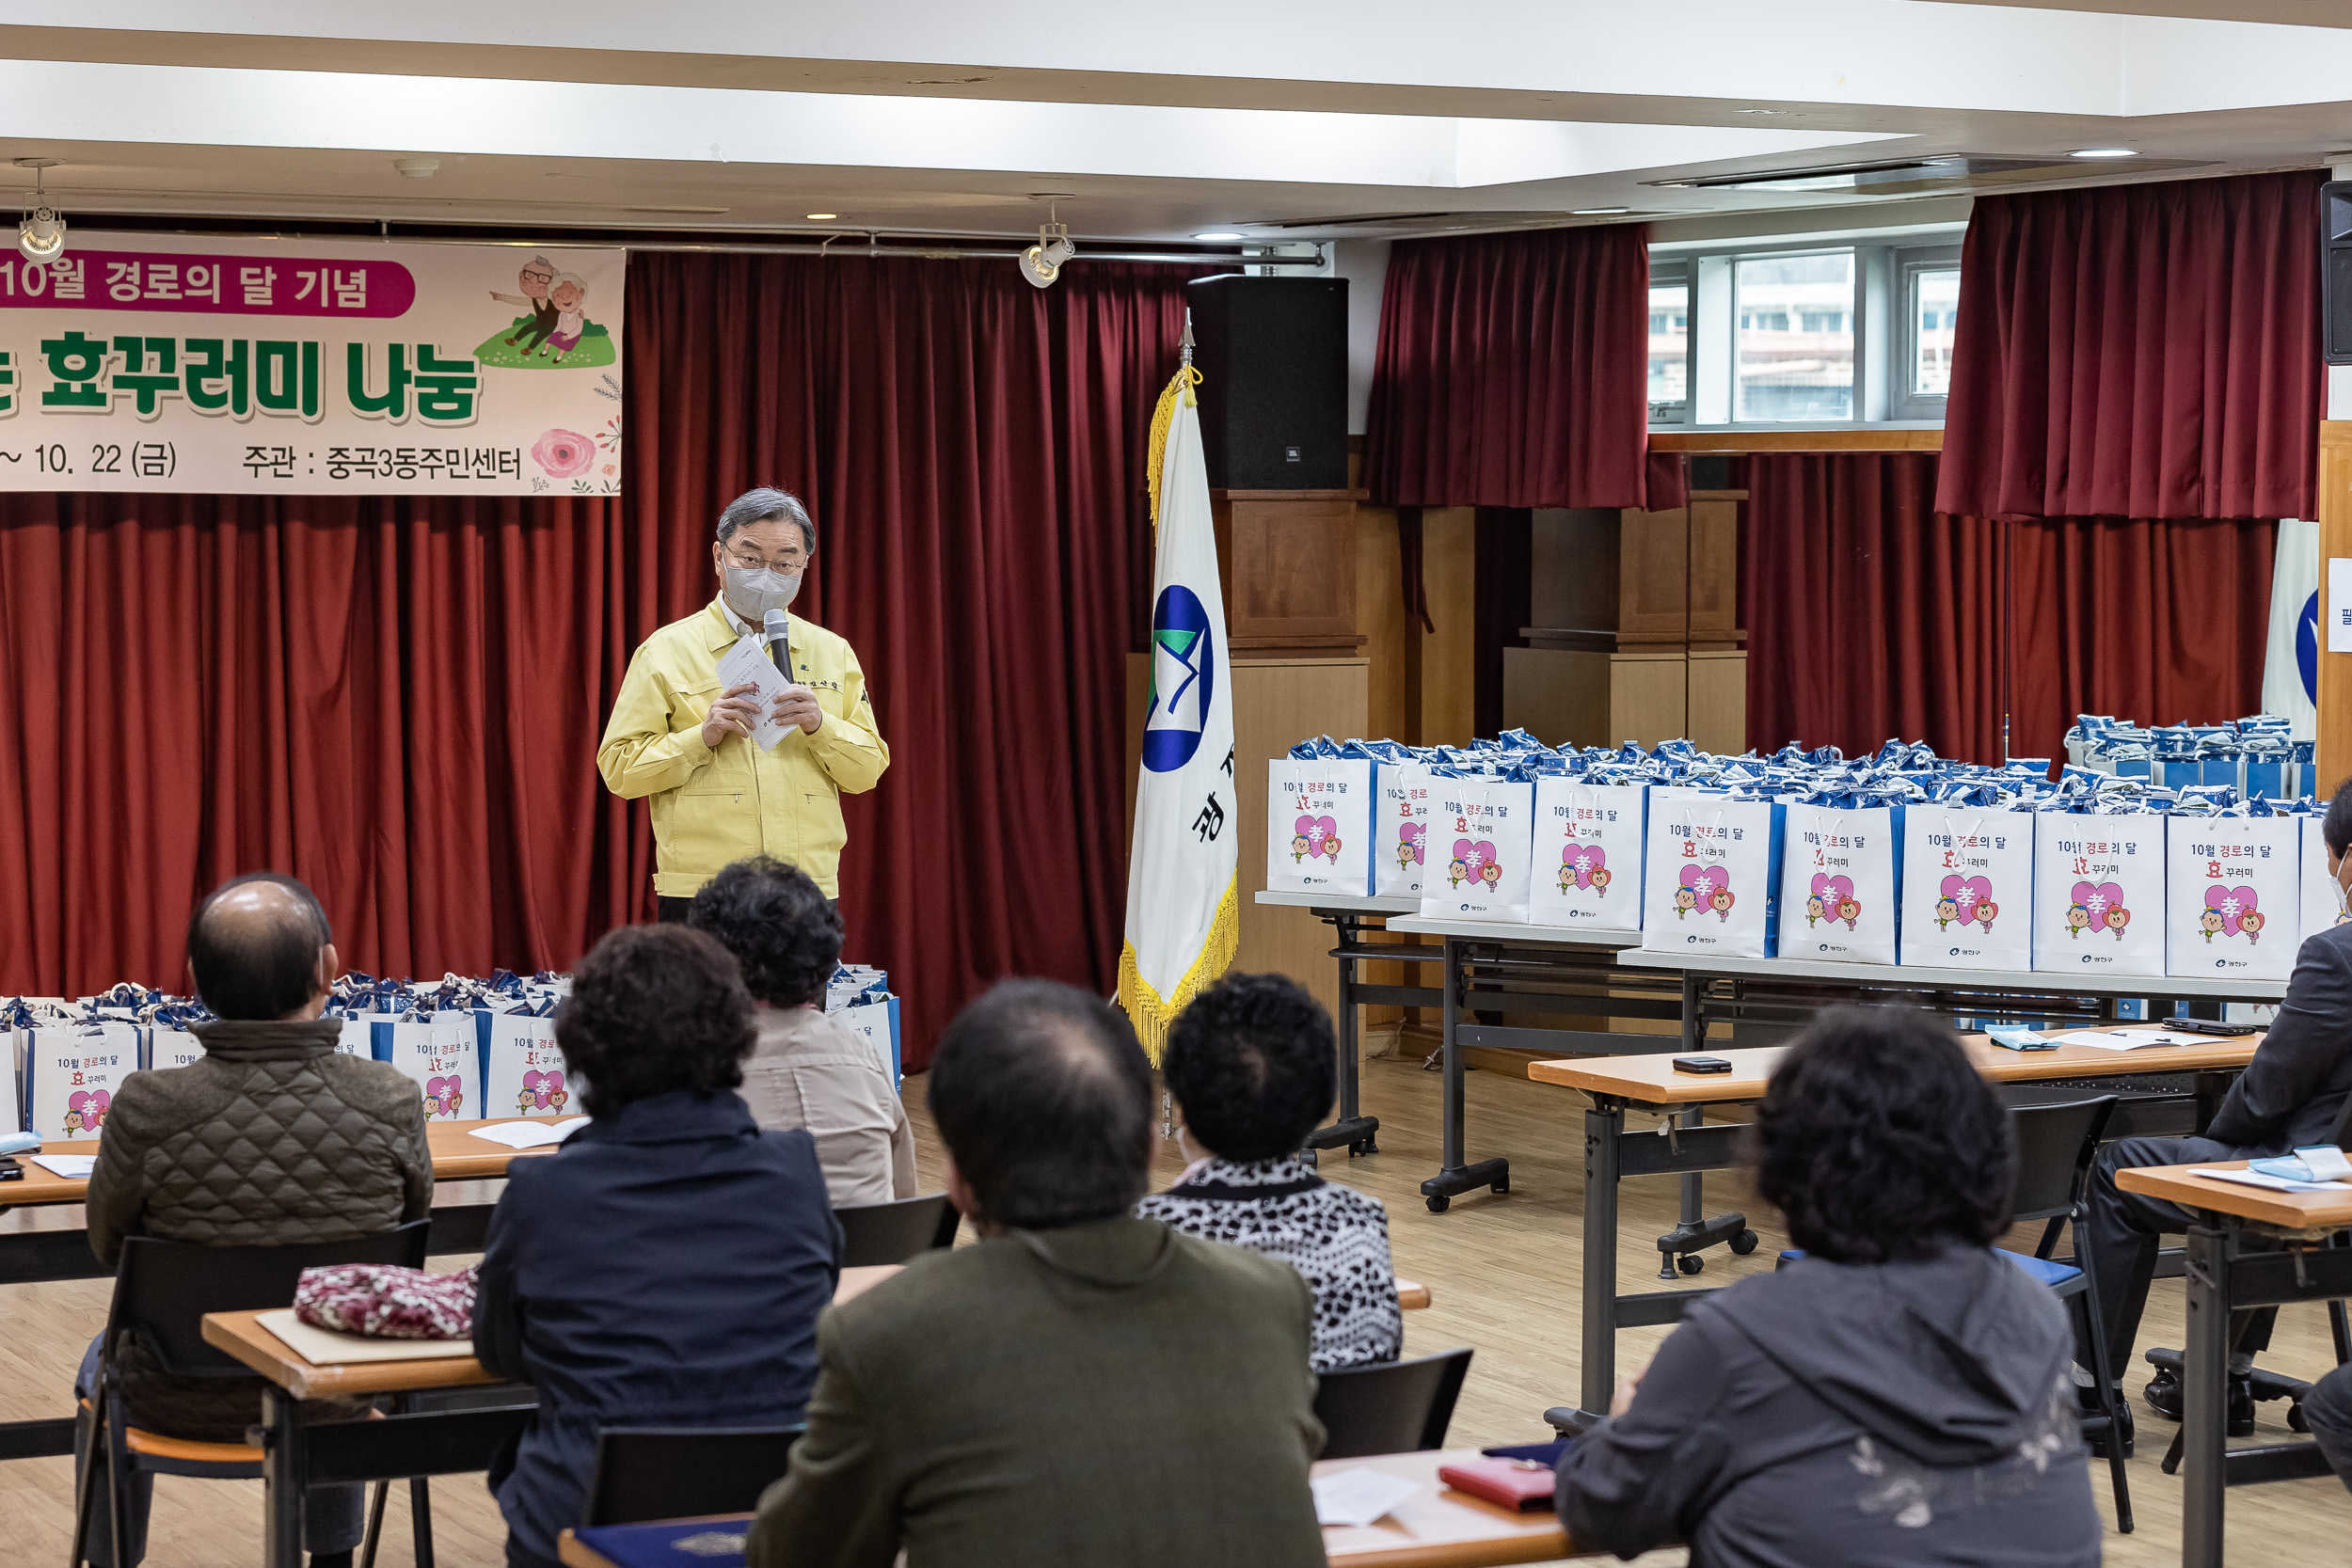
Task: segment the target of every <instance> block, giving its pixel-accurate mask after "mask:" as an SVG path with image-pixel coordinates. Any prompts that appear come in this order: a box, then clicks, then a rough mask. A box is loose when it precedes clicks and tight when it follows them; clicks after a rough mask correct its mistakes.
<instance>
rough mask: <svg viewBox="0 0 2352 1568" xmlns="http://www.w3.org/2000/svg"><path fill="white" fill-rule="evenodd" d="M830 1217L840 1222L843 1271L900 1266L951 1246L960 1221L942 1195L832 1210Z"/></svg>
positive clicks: (935, 1194) (950, 1204)
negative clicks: (878, 1264)
mask: <svg viewBox="0 0 2352 1568" xmlns="http://www.w3.org/2000/svg"><path fill="white" fill-rule="evenodd" d="M833 1217H834V1219H837V1220H839V1221H840V1222H841V1240H842V1243H843V1245H842V1253H841V1266H842V1267H843V1268H845V1269H863V1268H871V1267H872V1266H873V1265H875V1264H877V1263H903V1262H906V1261H907V1260H908V1259H912V1258H916V1257H920V1256H921V1255H922V1254H924V1253H926V1252H929V1251H930V1250H931V1249H933V1248H934V1247H950V1246H953V1245H955V1244H956V1227H957V1226H958V1225H960V1224H961V1223H962V1221H963V1216H962V1215H961V1214H959V1213H958V1212H956V1206H955V1205H954V1204H952V1203H950V1202H948V1201H947V1195H946V1193H932V1194H930V1196H926V1197H902V1198H900V1199H899V1200H898V1202H896V1203H866V1204H861V1205H859V1206H858V1207H856V1208H854V1209H835V1210H834V1212H833Z"/></svg>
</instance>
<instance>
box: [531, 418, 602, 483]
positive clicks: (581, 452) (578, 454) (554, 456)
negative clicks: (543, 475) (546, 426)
mask: <svg viewBox="0 0 2352 1568" xmlns="http://www.w3.org/2000/svg"><path fill="white" fill-rule="evenodd" d="M531 460H532V462H533V463H536V464H538V465H539V467H541V468H543V469H545V470H546V471H547V476H548V478H549V479H570V478H572V477H574V476H575V475H578V474H584V473H586V472H587V471H588V468H589V465H591V464H593V463H594V462H596V442H594V441H592V440H590V439H589V438H588V437H587V436H582V435H580V433H579V432H578V431H575V430H550V431H548V432H547V433H546V434H545V435H543V436H540V437H539V438H538V439H537V440H536V441H533V442H532V444H531Z"/></svg>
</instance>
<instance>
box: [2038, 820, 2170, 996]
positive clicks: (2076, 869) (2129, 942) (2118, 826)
mask: <svg viewBox="0 0 2352 1568" xmlns="http://www.w3.org/2000/svg"><path fill="white" fill-rule="evenodd" d="M2164 830H2165V818H2164V816H2163V815H2162V814H2161V813H2159V812H2155V811H2150V810H2146V809H2134V808H2133V807H2132V806H2131V804H2130V802H2119V803H2118V809H2116V810H2113V811H2106V810H2092V811H2070V810H2066V809H2064V807H2063V805H2062V804H2060V803H2058V802H2053V803H2052V806H2051V808H2050V809H2046V810H2042V811H2039V812H2036V813H2035V814H2034V828H2033V832H2034V846H2033V899H2034V909H2033V967H2034V968H2036V969H2038V970H2063V971H2069V972H2072V973H2074V974H2089V975H2094V976H2097V977H2099V978H2102V979H2105V978H2108V977H2111V976H2116V975H2126V974H2129V975H2150V976H2154V975H2161V974H2163V973H2164V957H2165V954H2164V947H2165V943H2164V912H2165V903H2164V873H2165V864H2164V861H2165V831H2164Z"/></svg>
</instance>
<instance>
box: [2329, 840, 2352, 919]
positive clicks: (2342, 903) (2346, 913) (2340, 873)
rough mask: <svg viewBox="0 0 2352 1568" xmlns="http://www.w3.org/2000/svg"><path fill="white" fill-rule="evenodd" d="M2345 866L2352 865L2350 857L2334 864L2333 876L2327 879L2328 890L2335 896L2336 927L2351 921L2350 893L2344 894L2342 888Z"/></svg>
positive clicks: (2351, 898)
mask: <svg viewBox="0 0 2352 1568" xmlns="http://www.w3.org/2000/svg"><path fill="white" fill-rule="evenodd" d="M2346 865H2352V855H2346V856H2344V859H2342V860H2340V861H2338V862H2336V870H2335V875H2333V876H2331V877H2329V878H2328V891H2329V892H2331V893H2333V894H2334V895H2336V922H2337V924H2338V925H2341V924H2343V923H2344V921H2345V920H2346V919H2352V893H2346V892H2345V891H2344V867H2345V866H2346Z"/></svg>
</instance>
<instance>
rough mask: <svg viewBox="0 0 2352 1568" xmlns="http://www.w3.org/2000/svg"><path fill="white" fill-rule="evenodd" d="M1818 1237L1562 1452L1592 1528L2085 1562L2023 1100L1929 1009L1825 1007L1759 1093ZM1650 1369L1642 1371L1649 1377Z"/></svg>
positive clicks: (1946, 1564)
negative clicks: (2024, 1177) (2031, 1265)
mask: <svg viewBox="0 0 2352 1568" xmlns="http://www.w3.org/2000/svg"><path fill="white" fill-rule="evenodd" d="M1755 1138H1756V1190H1757V1191H1758V1192H1759V1193H1760V1194H1761V1195H1762V1196H1763V1197H1764V1199H1765V1200H1766V1201H1767V1202H1769V1203H1771V1204H1772V1206H1773V1207H1775V1208H1777V1209H1778V1210H1780V1212H1782V1214H1783V1215H1784V1216H1786V1218H1787V1220H1788V1236H1789V1239H1790V1240H1791V1241H1792V1242H1794V1243H1795V1244H1796V1245H1798V1246H1799V1247H1802V1248H1804V1253H1805V1256H1804V1258H1802V1259H1798V1260H1796V1261H1795V1262H1793V1263H1792V1264H1790V1265H1789V1266H1788V1267H1787V1268H1785V1269H1783V1270H1781V1271H1780V1272H1779V1273H1776V1274H1766V1275H1750V1276H1749V1277H1747V1278H1745V1279H1742V1280H1740V1282H1739V1283H1738V1284H1736V1285H1732V1286H1730V1287H1728V1288H1726V1289H1724V1290H1721V1291H1714V1292H1713V1293H1711V1294H1709V1295H1708V1296H1706V1297H1704V1298H1703V1299H1701V1300H1698V1301H1695V1302H1693V1303H1692V1305H1691V1306H1690V1307H1689V1308H1688V1309H1687V1310H1686V1311H1685V1312H1684V1313H1683V1317H1682V1323H1681V1325H1680V1326H1679V1327H1677V1329H1676V1330H1675V1331H1674V1333H1673V1334H1672V1335H1671V1336H1669V1337H1668V1338H1667V1339H1666V1342H1665V1344H1664V1345H1662V1346H1661V1347H1660V1349H1659V1352H1658V1356H1657V1359H1656V1360H1654V1361H1652V1362H1651V1363H1650V1365H1649V1369H1648V1370H1647V1371H1646V1372H1645V1373H1643V1374H1640V1375H1639V1376H1637V1377H1633V1378H1629V1379H1625V1380H1623V1381H1621V1382H1620V1383H1619V1385H1618V1388H1617V1395H1616V1398H1615V1400H1614V1401H1613V1402H1612V1403H1611V1405H1610V1418H1609V1419H1607V1420H1605V1421H1603V1422H1601V1423H1600V1424H1599V1425H1598V1426H1597V1427H1596V1428H1594V1429H1593V1431H1592V1432H1591V1433H1587V1434H1586V1435H1585V1437H1584V1438H1583V1439H1582V1440H1581V1442H1579V1443H1577V1444H1576V1445H1575V1446H1574V1447H1572V1448H1570V1449H1568V1450H1567V1452H1566V1453H1565V1455H1563V1456H1562V1458H1561V1461H1560V1478H1559V1492H1558V1505H1559V1510H1560V1519H1561V1522H1562V1523H1563V1524H1565V1526H1566V1527H1567V1530H1568V1534H1569V1535H1570V1537H1571V1538H1572V1539H1574V1540H1575V1542H1576V1543H1577V1544H1579V1545H1580V1546H1584V1547H1588V1548H1589V1547H1599V1548H1602V1549H1604V1550H1608V1551H1613V1552H1615V1553H1618V1554H1619V1555H1620V1556H1624V1557H1631V1556H1633V1555H1634V1554H1635V1553H1637V1552H1641V1551H1646V1550H1648V1549H1649V1548H1651V1547H1653V1546H1662V1545H1665V1544H1668V1543H1669V1542H1676V1541H1682V1542H1687V1543H1688V1544H1689V1545H1690V1547H1691V1559H1692V1561H1693V1562H1706V1563H1708V1564H1709V1565H1710V1568H1767V1565H1769V1568H1790V1565H1793V1564H1800V1563H1802V1564H1804V1565H1805V1568H1847V1565H1853V1568H1860V1565H1862V1564H1870V1565H1873V1568H1875V1565H1878V1564H1883V1563H1894V1562H1907V1563H1933V1564H1936V1565H1937V1568H1977V1565H1982V1568H1992V1565H1994V1564H1998V1565H2000V1568H2076V1565H2082V1568H2089V1565H2090V1564H2095V1563H2096V1562H2098V1560H2099V1551H2100V1531H2101V1526H2100V1522H2099V1515H2098V1513H2097V1511H2096V1510H2095V1509H2094V1508H2093V1506H2092V1504H2091V1499H2090V1473H2089V1466H2088V1465H2085V1464H2084V1462H2083V1443H2082V1438H2081V1435H2080V1429H2079V1427H2078V1425H2077V1422H2078V1420H2079V1418H2080V1414H2081V1411H2080V1407H2079V1405H2078V1404H2077V1402H2076V1400H2075V1395H2074V1376H2073V1372H2074V1367H2073V1357H2072V1353H2071V1342H2070V1340H2069V1338H2068V1335H2067V1328H2066V1313H2065V1310H2064V1308H2063V1307H2061V1306H2060V1305H2059V1303H2058V1299H2057V1298H2056V1297H2055V1296H2053V1295H2052V1294H2051V1293H2050V1291H2049V1288H2048V1287H2047V1286H2044V1285H2042V1284H2040V1283H2038V1282H2036V1281H2035V1280H2033V1279H2031V1278H2029V1277H2028V1276H2027V1275H2026V1273H2025V1272H2024V1271H2023V1270H2021V1269H2019V1268H2018V1267H2016V1265H2014V1264H2013V1263H2011V1262H2010V1261H2009V1260H2008V1259H2005V1258H2003V1257H2002V1256H2001V1255H2000V1254H1998V1253H1996V1252H1994V1250H1993V1249H1992V1245H1991V1243H1992V1242H1993V1241H1994V1238H1995V1237H1997V1236H1999V1235H2000V1234H2001V1233H2002V1231H2003V1230H2004V1229H2006V1228H2007V1227H2008V1223H2009V1212H2010V1194H2011V1193H2012V1192H2013V1191H2014V1190H2015V1186H2016V1165H2017V1151H2016V1140H2015V1133H2014V1132H2013V1130H2012V1128H2011V1125H2010V1117H2009V1113H2008V1112H2007V1110H2005V1109H2004V1108H2003V1107H2002V1106H2001V1104H2000V1103H1999V1102H1998V1101H1996V1100H1995V1099H1994V1095H1993V1092H1992V1090H1991V1089H1989V1088H1988V1087H1986V1085H1985V1084H1984V1081H1983V1080H1982V1079H1981V1078H1979V1076H1978V1075H1977V1072H1976V1069H1974V1068H1972V1067H1971V1066H1970V1065H1969V1063H1968V1058H1967V1056H1966V1055H1965V1053H1963V1052H1962V1050H1961V1048H1960V1044H1959V1042H1958V1041H1957V1040H1956V1039H1954V1038H1953V1037H1952V1035H1951V1034H1950V1032H1949V1031H1948V1030H1947V1029H1945V1028H1944V1027H1943V1026H1941V1025H1940V1024H1937V1023H1935V1022H1931V1020H1929V1019H1928V1018H1927V1017H1926V1016H1924V1015H1922V1014H1919V1013H1915V1012H1909V1011H1898V1010H1896V1009H1892V1008H1886V1009H1877V1008H1856V1007H1843V1008H1837V1009H1835V1010H1833V1011H1829V1012H1825V1013H1823V1014H1821V1015H1820V1017H1819V1018H1818V1019H1816V1020H1815V1021H1814V1022H1813V1023H1812V1024H1811V1025H1810V1026H1809V1027H1807V1028H1806V1029H1805V1031H1804V1033H1803V1034H1802V1035H1801V1036H1799V1037H1798V1039H1797V1041H1796V1042H1795V1044H1794V1045H1792V1046H1791V1047H1790V1049H1789V1051H1788V1054H1787V1055H1786V1056H1785V1057H1783V1058H1782V1060H1781V1063H1780V1066H1779V1067H1778V1068H1777V1069H1774V1070H1773V1073H1772V1082H1771V1085H1770V1086H1769V1087H1768V1088H1767V1089H1766V1091H1765V1095H1764V1100H1763V1101H1762V1103H1761V1104H1760V1105H1758V1106H1757V1108H1756V1125H1755ZM1637 1386H1638V1391H1637Z"/></svg>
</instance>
